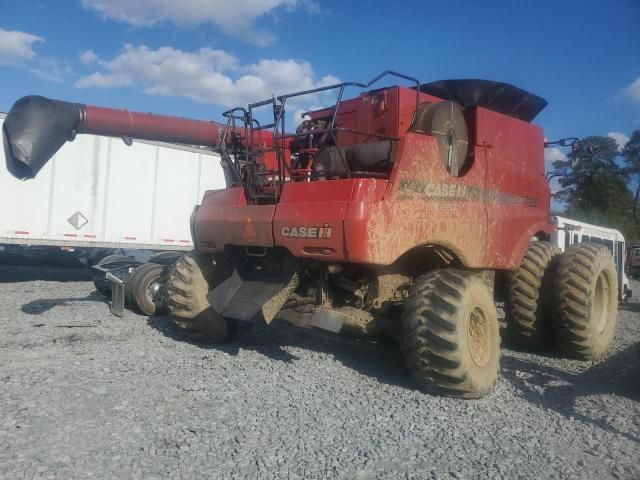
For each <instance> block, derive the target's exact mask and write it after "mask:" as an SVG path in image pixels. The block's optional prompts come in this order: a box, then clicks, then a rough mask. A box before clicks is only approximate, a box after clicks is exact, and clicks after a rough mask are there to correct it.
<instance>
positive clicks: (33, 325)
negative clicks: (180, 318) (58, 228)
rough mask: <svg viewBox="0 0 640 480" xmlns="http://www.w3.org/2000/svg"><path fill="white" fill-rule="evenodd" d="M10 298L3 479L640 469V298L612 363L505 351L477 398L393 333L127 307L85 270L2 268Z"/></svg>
mask: <svg viewBox="0 0 640 480" xmlns="http://www.w3.org/2000/svg"><path fill="white" fill-rule="evenodd" d="M632 287H633V288H634V290H635V292H636V294H637V295H640V283H637V282H634V284H633V285H632ZM0 299H1V302H2V303H0V328H1V333H2V334H1V335H0V408H1V410H0V477H2V478H9V479H18V478H29V479H30V478H40V477H43V478H64V479H68V478H89V477H97V478H154V477H171V478H200V477H214V478H246V477H250V478H348V479H357V478H362V479H368V478H588V479H594V478H598V479H600V478H629V479H631V478H635V479H637V478H640V303H637V300H634V302H632V303H631V304H630V305H628V306H626V307H625V308H624V310H623V311H621V313H620V317H619V324H618V332H617V335H616V341H615V347H614V348H613V350H612V352H611V355H610V356H609V358H608V359H607V360H606V361H605V362H604V363H602V364H599V365H593V364H588V363H581V362H575V361H568V360H564V359H559V358H553V357H551V356H546V357H540V356H533V355H528V354H524V353H519V352H514V351H511V350H507V349H505V350H504V353H503V357H502V376H501V379H500V381H499V383H498V386H497V388H496V391H495V392H494V393H493V394H492V395H490V396H489V397H487V398H485V399H482V400H479V401H463V400H456V399H451V398H441V397H436V396H431V395H426V394H423V393H420V392H418V391H416V390H414V389H413V387H412V385H411V382H410V380H409V378H408V376H407V374H406V372H405V370H404V368H403V366H402V360H401V358H400V355H399V353H398V351H397V349H396V348H395V347H393V346H392V345H384V344H383V345H378V344H373V343H369V342H364V341H361V342H356V341H354V340H350V339H345V338H340V337H330V336H328V335H324V334H319V333H317V332H309V331H302V330H295V329H293V328H291V327H288V326H287V325H276V326H275V327H272V328H271V329H262V328H260V329H255V330H254V331H252V332H251V333H249V334H247V335H245V336H244V337H242V338H241V340H240V341H238V342H236V343H233V344H230V345H225V346H223V347H210V346H205V345H198V344H194V343H190V342H187V341H184V340H182V339H180V338H179V337H177V336H176V334H175V332H174V331H173V329H172V328H171V327H170V326H169V325H168V322H167V321H166V319H164V318H161V317H157V318H150V319H149V318H146V317H144V316H141V315H137V314H134V313H130V312H129V313H127V314H126V316H125V317H124V318H121V319H120V318H116V317H113V316H111V315H110V314H109V312H108V308H107V306H106V305H105V303H104V302H103V299H102V298H101V297H100V296H99V295H98V294H97V293H95V292H94V291H93V285H92V283H91V281H90V280H89V277H88V274H87V271H86V270H82V269H61V268H44V267H33V266H28V267H27V266H23V267H16V266H6V265H5V266H2V265H0Z"/></svg>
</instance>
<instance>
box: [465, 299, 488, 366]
mask: <svg viewBox="0 0 640 480" xmlns="http://www.w3.org/2000/svg"><path fill="white" fill-rule="evenodd" d="M489 330H490V326H489V320H488V318H487V315H486V314H485V313H484V312H483V311H482V309H481V308H480V307H476V308H474V309H473V311H472V312H471V314H470V315H469V322H468V331H467V335H468V339H469V341H468V345H469V353H470V354H471V359H472V360H473V362H474V363H475V364H476V365H478V366H479V367H484V366H485V365H487V364H488V363H489V355H490V352H491V332H490V331H489Z"/></svg>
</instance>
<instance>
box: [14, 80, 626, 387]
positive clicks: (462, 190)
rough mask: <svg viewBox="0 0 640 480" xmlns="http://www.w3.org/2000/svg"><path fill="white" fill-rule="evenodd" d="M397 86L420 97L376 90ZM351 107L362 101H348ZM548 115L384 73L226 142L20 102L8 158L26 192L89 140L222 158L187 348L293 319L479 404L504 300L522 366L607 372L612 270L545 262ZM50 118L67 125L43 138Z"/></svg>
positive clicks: (197, 256) (487, 93)
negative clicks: (397, 347) (296, 121)
mask: <svg viewBox="0 0 640 480" xmlns="http://www.w3.org/2000/svg"><path fill="white" fill-rule="evenodd" d="M389 76H395V77H399V78H401V79H403V80H404V81H406V82H411V83H412V85H411V86H409V87H400V86H394V87H385V88H378V89H375V90H371V89H370V87H372V86H373V85H374V83H376V82H378V81H379V80H381V79H382V78H383V77H389ZM347 88H350V89H353V88H360V89H362V90H364V91H363V93H361V94H360V95H359V96H357V97H355V98H352V99H349V100H343V97H344V92H345V90H346V89H347ZM331 89H334V90H335V91H336V92H337V102H336V104H335V105H333V106H332V107H330V108H325V109H323V110H319V111H313V112H309V113H308V116H307V118H308V119H307V120H305V121H304V122H303V123H302V124H301V125H299V126H297V128H296V130H295V133H287V129H286V125H285V119H286V114H285V112H286V107H287V104H288V103H290V102H291V100H292V99H294V98H295V97H299V96H304V95H309V94H315V93H319V92H321V91H325V90H331ZM38 98H39V97H38ZM47 102H48V103H47ZM545 105H546V102H545V101H544V100H542V99H541V98H539V97H537V96H535V95H533V94H530V93H528V92H525V91H523V90H521V89H519V88H517V87H514V86H511V85H508V84H504V83H498V82H490V81H484V80H448V81H441V82H436V83H431V84H426V85H422V84H420V82H418V81H417V80H416V79H413V78H411V77H408V76H405V75H400V74H398V73H396V72H390V71H387V72H384V73H383V74H381V75H379V76H377V77H376V78H374V79H373V80H372V81H371V82H369V83H367V84H360V83H341V84H337V85H333V86H329V87H324V88H320V89H314V90H309V91H304V92H298V93H294V94H289V95H283V96H280V97H274V98H273V99H270V100H267V101H263V102H258V103H255V104H251V105H249V106H248V107H247V108H235V109H232V110H230V111H228V112H226V113H225V114H224V115H225V117H226V120H227V122H226V125H216V124H214V123H210V122H198V121H194V120H185V119H178V118H170V117H160V116H153V115H148V114H137V113H134V112H126V111H124V112H122V111H117V110H109V109H99V108H97V107H88V106H83V105H75V104H63V103H61V102H55V101H50V100H45V99H38V100H37V101H36V100H34V97H27V99H23V100H20V101H19V102H18V103H17V104H16V106H14V108H13V109H12V111H11V113H10V114H9V117H8V118H7V121H6V122H5V128H4V130H5V131H4V137H5V151H6V156H7V162H8V166H9V169H10V170H11V171H12V172H14V173H15V174H16V175H18V176H22V177H31V176H33V175H35V174H36V173H37V171H38V170H39V168H41V166H42V165H44V162H46V161H47V160H48V157H50V156H51V155H52V154H53V153H54V152H55V150H56V149H57V148H59V147H60V145H62V143H64V141H67V140H69V139H71V138H73V136H74V135H75V134H78V133H83V132H88V131H90V132H92V133H99V134H104V135H111V136H124V137H134V138H153V139H156V140H165V141H175V142H186V143H192V144H198V145H206V146H211V147H212V148H215V149H217V150H218V151H219V152H220V153H221V155H222V162H223V168H224V170H225V178H226V181H227V188H226V189H224V190H218V191H210V192H207V193H206V194H205V195H204V198H203V200H202V203H201V205H199V206H197V207H196V208H195V210H194V212H193V215H192V217H191V226H192V237H193V242H194V245H195V246H196V249H195V250H194V251H193V252H191V253H189V254H187V255H184V256H183V257H182V258H181V259H180V260H178V262H177V263H176V264H175V266H174V267H173V268H172V269H171V271H170V272H169V274H168V276H167V278H166V283H165V285H164V286H163V289H164V291H165V292H166V296H165V300H164V301H165V302H166V304H167V305H168V308H169V311H170V314H171V318H172V319H173V321H174V323H175V325H176V326H177V327H178V328H179V329H180V330H181V331H182V332H184V333H185V334H187V335H189V336H191V337H192V338H195V339H201V340H208V341H215V342H222V341H225V340H227V339H228V338H230V337H232V336H233V335H234V334H235V333H237V332H238V331H241V330H242V326H243V325H249V324H250V323H252V322H256V321H259V322H266V323H270V322H271V321H272V320H273V319H274V318H281V319H284V320H288V321H290V322H292V323H294V324H296V325H298V326H301V327H308V328H321V329H325V330H329V331H332V332H336V333H338V332H343V331H350V332H353V333H356V334H362V335H390V336H393V337H395V338H397V339H398V340H399V342H400V344H401V348H402V350H403V352H404V354H405V357H406V360H407V365H408V367H409V369H410V370H411V374H412V376H413V378H414V379H415V380H416V382H417V384H418V385H419V387H420V388H423V389H425V390H429V391H438V392H442V393H445V394H450V395H456V396H462V397H480V396H483V395H485V394H487V393H489V392H490V391H491V390H492V388H493V386H494V384H495V382H496V379H497V375H498V370H499V357H500V336H499V326H498V321H497V314H496V308H495V306H494V301H495V300H499V301H505V304H506V311H507V322H508V325H509V327H508V333H509V339H510V340H511V341H513V342H514V343H517V344H518V345H520V346H522V347H525V348H531V349H539V348H546V347H548V346H551V345H554V344H555V345H556V346H557V347H558V348H559V349H560V350H561V351H562V352H564V353H566V354H568V355H570V356H573V357H578V358H584V359H595V360H599V359H601V358H603V357H604V356H605V354H606V352H607V349H608V348H609V345H610V343H611V340H612V336H613V331H614V326H615V321H616V309H617V301H616V295H617V294H616V292H617V276H616V272H615V265H614V263H613V259H612V257H611V254H610V253H609V251H608V250H607V249H606V247H604V246H602V245H593V244H578V245H576V246H572V247H571V248H569V249H567V251H566V252H565V253H563V254H562V255H560V253H559V251H558V249H557V248H555V247H553V246H552V245H551V244H550V243H548V239H549V236H550V234H551V233H552V232H553V231H554V226H553V225H552V224H550V223H549V202H550V191H549V186H548V184H547V181H546V180H545V172H544V136H543V132H542V130H541V129H540V128H539V127H537V126H535V125H532V124H531V123H530V121H531V120H532V119H533V118H534V117H535V116H536V115H537V113H538V112H539V111H540V110H541V109H542V108H544V106H545ZM43 106H45V107H46V108H44V111H45V113H47V112H48V114H49V118H51V119H55V120H56V121H49V122H46V123H45V122H42V121H40V120H39V118H41V117H43V115H42V111H43ZM62 107H64V108H62ZM265 108H267V109H269V110H270V111H272V113H273V122H272V123H270V124H268V125H262V124H260V122H258V121H257V118H261V116H260V115H259V112H258V111H259V110H260V109H265ZM56 109H57V110H56ZM51 112H52V113H51ZM56 112H58V113H56ZM61 112H64V113H61ZM63 117H64V121H62V119H63ZM43 118H46V116H45V117H43ZM57 120H60V121H59V122H58V121H57Z"/></svg>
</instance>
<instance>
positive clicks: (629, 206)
mask: <svg viewBox="0 0 640 480" xmlns="http://www.w3.org/2000/svg"><path fill="white" fill-rule="evenodd" d="M619 155H620V152H619V150H618V145H617V143H616V142H615V140H613V139H612V138H609V137H602V136H593V137H587V138H585V139H583V140H582V141H581V142H580V146H579V147H578V148H576V149H575V150H574V151H572V152H571V153H570V154H569V155H568V158H567V160H561V161H557V162H555V164H554V167H555V168H556V171H557V173H559V174H560V178H559V180H558V183H559V184H560V190H559V191H558V192H557V193H556V194H555V197H556V198H557V199H558V200H560V201H562V202H564V205H565V214H566V215H567V216H569V217H571V218H575V219H577V220H582V221H585V222H589V223H594V224H596V225H602V226H606V227H611V228H617V229H619V230H621V231H622V232H623V233H624V235H625V237H628V236H635V232H636V226H635V222H634V221H633V204H634V202H633V194H632V193H631V191H630V190H629V188H628V186H627V181H626V178H625V177H626V170H625V169H623V168H621V167H620V166H619V165H618V163H617V158H618V157H619ZM639 171H640V170H639Z"/></svg>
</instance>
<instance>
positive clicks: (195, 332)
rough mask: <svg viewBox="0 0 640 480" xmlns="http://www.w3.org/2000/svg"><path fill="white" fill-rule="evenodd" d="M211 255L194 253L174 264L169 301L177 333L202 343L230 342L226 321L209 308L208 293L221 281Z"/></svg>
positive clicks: (168, 294) (167, 288)
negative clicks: (228, 340)
mask: <svg viewBox="0 0 640 480" xmlns="http://www.w3.org/2000/svg"><path fill="white" fill-rule="evenodd" d="M217 267H218V266H217V265H214V263H213V260H212V258H211V257H210V256H208V255H205V254H202V253H200V252H198V251H197V250H192V251H191V252H189V253H186V254H184V255H183V256H182V257H180V259H179V260H178V261H177V262H176V263H175V265H174V266H173V267H172V269H171V270H170V272H169V274H168V278H167V283H166V302H167V308H168V309H169V315H170V316H171V319H172V321H173V323H174V324H175V326H176V327H177V328H178V330H179V331H180V332H181V333H182V334H184V335H186V336H188V337H189V338H192V339H194V340H199V341H204V340H206V341H209V342H212V343H222V342H224V341H225V340H227V338H228V335H229V327H228V324H227V321H226V320H225V319H224V318H223V317H221V316H220V315H218V314H217V313H216V312H215V311H214V310H213V309H212V308H211V305H209V301H208V300H207V294H208V293H209V291H210V290H211V289H212V288H213V287H215V286H216V285H217V284H218V283H220V282H221V281H222V280H224V278H222V276H221V273H222V272H220V271H219V269H218V268H217Z"/></svg>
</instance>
